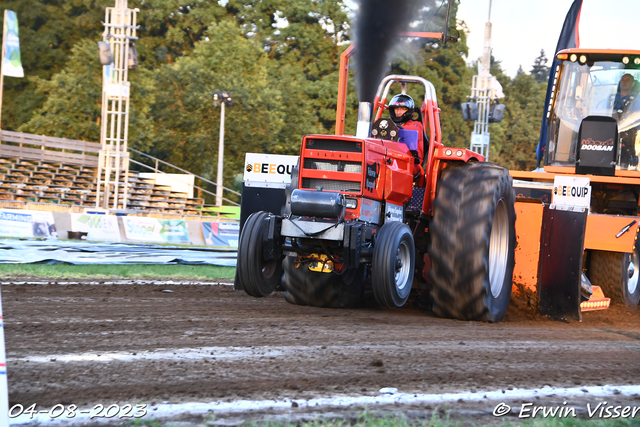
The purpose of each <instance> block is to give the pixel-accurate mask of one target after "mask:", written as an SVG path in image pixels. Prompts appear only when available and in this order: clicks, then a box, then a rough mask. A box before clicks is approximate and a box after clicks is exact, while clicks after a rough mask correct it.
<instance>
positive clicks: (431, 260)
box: [237, 56, 516, 322]
mask: <svg viewBox="0 0 640 427" xmlns="http://www.w3.org/2000/svg"><path fill="white" fill-rule="evenodd" d="M343 57H344V56H343ZM342 67H343V70H344V69H345V67H344V64H342ZM345 74H346V73H345ZM341 80H342V81H341V84H340V93H339V97H338V104H339V107H338V121H337V123H336V135H308V136H305V137H304V138H303V140H302V147H301V150H300V160H299V166H298V171H297V173H294V174H293V177H292V184H291V187H290V188H289V191H288V195H287V202H286V203H287V205H286V206H285V208H284V209H283V212H284V213H283V214H281V215H275V214H271V213H267V212H257V213H254V214H252V215H251V216H250V217H249V218H248V219H247V221H246V223H245V224H244V227H243V230H242V232H241V235H240V242H239V247H238V263H237V280H238V281H239V282H240V285H241V286H242V287H243V288H244V290H245V291H246V292H247V293H248V294H249V295H252V296H254V297H264V296H266V295H269V294H271V293H272V292H273V291H274V289H275V288H276V285H277V284H278V282H279V281H280V279H281V276H282V273H283V270H284V276H283V278H282V285H283V287H284V289H285V290H286V299H287V301H289V302H291V303H294V304H300V305H311V306H319V307H351V306H353V305H355V304H356V303H358V301H360V299H361V298H362V296H363V293H364V292H365V291H368V290H371V291H373V295H374V296H375V299H376V300H377V302H378V303H379V304H380V305H381V306H384V307H401V306H402V305H404V304H405V303H406V301H407V299H408V298H409V293H410V291H411V289H412V288H416V289H423V290H429V291H430V296H431V303H432V307H433V311H434V312H435V313H436V314H437V315H439V316H442V317H450V318H455V319H466V320H485V321H489V322H499V321H501V320H502V319H503V318H504V316H505V313H506V311H507V306H508V304H509V300H510V294H511V287H512V276H513V268H514V249H515V246H516V234H515V211H514V203H515V194H514V190H513V188H512V180H511V177H510V175H509V171H508V170H506V169H504V168H502V167H499V166H496V165H493V164H489V163H485V162H484V158H483V157H482V156H480V155H478V154H477V153H474V152H472V151H469V150H466V149H464V148H450V147H445V146H444V145H443V144H442V134H441V129H440V117H439V112H440V110H439V108H438V103H437V100H436V92H435V89H434V87H433V84H431V83H430V82H429V81H427V80H425V79H423V78H421V77H415V76H400V75H392V76H388V77H386V78H385V79H384V80H383V81H382V82H381V83H380V85H379V87H378V91H377V94H376V98H375V101H374V103H373V117H374V119H373V120H374V124H373V126H372V128H371V126H369V125H367V124H365V125H364V126H363V127H362V126H361V125H362V123H359V129H361V128H364V129H365V132H364V135H362V134H360V135H359V136H356V137H354V136H348V135H342V133H343V129H344V111H345V108H344V107H345V99H346V96H345V91H346V77H345V78H343V79H341ZM394 84H395V85H396V86H397V85H399V86H400V90H401V92H402V93H406V85H407V84H418V85H421V86H422V87H423V89H424V99H423V101H422V104H421V106H419V108H418V105H416V111H415V117H414V120H417V121H420V122H422V124H423V127H424V130H425V132H424V135H423V140H424V145H425V146H424V162H423V164H419V163H418V162H416V161H415V160H414V159H415V158H414V156H413V155H412V152H411V151H410V149H409V147H408V146H407V145H406V144H404V143H403V142H401V141H400V140H399V139H401V138H402V135H399V134H401V133H402V132H401V131H400V130H399V129H398V128H397V127H396V126H395V125H394V124H393V122H392V121H391V120H390V119H388V118H385V117H383V114H384V112H385V110H387V109H388V105H387V104H386V103H387V98H388V96H389V95H390V92H391V88H392V86H393V85H394ZM416 104H417V103H416ZM361 110H362V106H361ZM369 111H371V110H369Z"/></svg>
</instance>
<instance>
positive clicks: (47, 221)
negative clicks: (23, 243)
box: [0, 209, 58, 238]
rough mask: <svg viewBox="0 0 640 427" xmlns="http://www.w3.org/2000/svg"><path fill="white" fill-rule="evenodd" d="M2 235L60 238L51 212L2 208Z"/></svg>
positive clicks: (0, 220)
mask: <svg viewBox="0 0 640 427" xmlns="http://www.w3.org/2000/svg"><path fill="white" fill-rule="evenodd" d="M0 236H3V237H53V238H58V233H57V231H56V226H55V223H54V222H53V214H52V213H51V212H40V211H23V210H16V209H2V210H0Z"/></svg>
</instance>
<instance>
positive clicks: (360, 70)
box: [355, 0, 424, 102]
mask: <svg viewBox="0 0 640 427" xmlns="http://www.w3.org/2000/svg"><path fill="white" fill-rule="evenodd" d="M423 4H424V0H358V6H359V7H358V14H357V17H356V22H355V39H356V43H357V44H358V45H357V47H356V52H355V60H356V63H355V66H356V82H357V86H358V97H359V98H360V101H361V102H373V98H374V97H375V95H376V89H377V88H378V84H379V83H380V80H382V78H383V77H384V74H385V72H386V70H387V67H388V62H389V59H390V56H391V52H392V51H393V48H394V47H395V45H396V44H397V43H398V41H399V40H400V36H399V35H398V33H401V32H403V31H411V29H410V28H409V23H410V22H411V20H412V18H413V19H415V18H417V17H418V16H419V13H420V6H421V5H423Z"/></svg>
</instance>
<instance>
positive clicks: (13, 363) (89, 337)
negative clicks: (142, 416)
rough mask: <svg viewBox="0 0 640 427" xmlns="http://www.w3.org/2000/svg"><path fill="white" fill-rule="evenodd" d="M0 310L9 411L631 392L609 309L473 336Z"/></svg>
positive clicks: (103, 293)
mask: <svg viewBox="0 0 640 427" xmlns="http://www.w3.org/2000/svg"><path fill="white" fill-rule="evenodd" d="M163 291H172V292H163ZM2 303H3V310H4V319H5V333H6V348H7V370H8V380H9V392H10V393H9V394H10V395H9V398H10V405H12V404H15V403H21V404H23V405H25V406H26V405H30V404H32V403H37V404H38V406H39V407H45V408H49V407H51V406H53V405H55V404H57V403H62V404H64V405H68V404H71V403H73V404H76V405H78V406H80V407H91V406H93V405H95V404H97V403H102V404H104V405H105V406H107V405H108V404H112V403H119V404H125V403H131V404H134V403H139V402H146V403H148V404H149V405H154V404H157V403H162V402H170V403H179V402H211V401H217V400H223V401H233V400H238V399H254V400H260V399H283V398H290V399H309V398H312V397H322V396H334V395H337V394H338V395H377V394H378V393H379V390H380V388H381V387H397V388H398V389H399V391H400V392H405V393H444V392H462V391H476V390H478V391H481V390H497V389H507V388H510V387H517V388H537V387H544V386H545V385H550V386H553V387H576V386H594V385H606V384H610V385H625V384H640V314H638V312H635V313H631V312H629V311H628V310H627V309H626V308H624V307H621V306H616V305H614V306H613V307H612V308H610V309H609V310H608V311H603V312H591V313H585V314H584V320H583V322H582V323H579V322H572V323H563V322H558V321H553V320H550V319H546V318H542V317H540V316H537V315H535V314H534V313H532V311H531V310H529V309H524V308H520V309H518V308H516V307H514V304H513V303H512V306H511V308H510V309H509V312H508V314H507V317H506V320H505V321H504V322H502V323H500V324H483V323H477V322H461V321H454V320H447V319H439V318H436V317H434V316H433V315H431V314H429V313H425V312H422V311H419V310H416V309H400V310H387V309H384V310H383V309H380V308H377V307H375V306H370V307H366V308H359V309H353V310H334V309H319V308H311V307H299V306H293V305H291V304H288V303H287V302H285V300H284V297H283V295H282V293H276V294H274V295H272V296H271V297H268V298H263V299H255V298H251V297H249V296H247V295H246V294H244V293H243V292H238V291H234V290H233V289H232V287H231V286H224V285H211V284H206V285H153V284H145V285H139V284H129V285H123V284H119V285H109V284H104V283H96V284H88V283H79V284H24V285H16V284H4V285H3V286H2ZM520 305H523V304H520ZM178 349H181V350H180V351H177V350H178ZM174 353H177V354H174ZM622 400H623V403H627V404H635V405H636V406H640V397H639V396H637V395H636V396H635V397H626V398H624V399H622ZM625 401H626V402H625ZM485 406H486V408H484V409H485V410H486V409H489V410H490V409H491V408H489V406H490V405H488V404H487V405H485ZM476 409H478V408H477V407H476ZM639 417H640V416H639Z"/></svg>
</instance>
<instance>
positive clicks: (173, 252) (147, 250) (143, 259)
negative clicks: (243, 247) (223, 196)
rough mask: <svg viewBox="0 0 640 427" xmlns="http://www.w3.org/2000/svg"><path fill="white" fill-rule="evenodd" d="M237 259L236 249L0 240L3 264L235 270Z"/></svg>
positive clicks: (0, 255) (1, 261)
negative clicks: (203, 266) (188, 266)
mask: <svg viewBox="0 0 640 427" xmlns="http://www.w3.org/2000/svg"><path fill="white" fill-rule="evenodd" d="M236 256H237V251H236V250H234V249H214V248H199V247H197V248H194V247H179V246H160V245H149V244H138V243H135V244H134V243H95V242H86V241H81V240H78V241H76V240H55V239H47V240H33V239H0V263H20V264H24V263H47V264H55V263H69V264H207V265H219V266H226V267H235V266H236Z"/></svg>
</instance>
